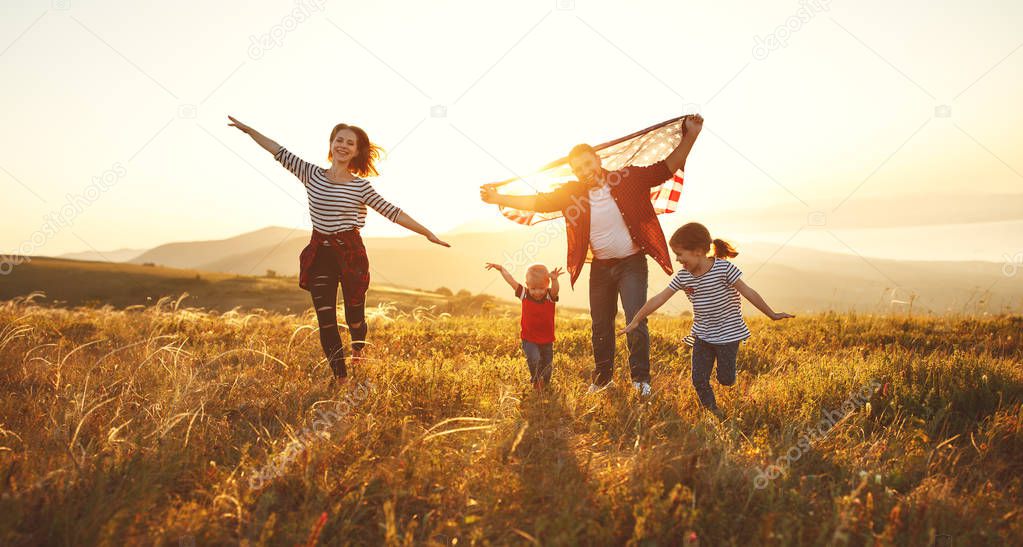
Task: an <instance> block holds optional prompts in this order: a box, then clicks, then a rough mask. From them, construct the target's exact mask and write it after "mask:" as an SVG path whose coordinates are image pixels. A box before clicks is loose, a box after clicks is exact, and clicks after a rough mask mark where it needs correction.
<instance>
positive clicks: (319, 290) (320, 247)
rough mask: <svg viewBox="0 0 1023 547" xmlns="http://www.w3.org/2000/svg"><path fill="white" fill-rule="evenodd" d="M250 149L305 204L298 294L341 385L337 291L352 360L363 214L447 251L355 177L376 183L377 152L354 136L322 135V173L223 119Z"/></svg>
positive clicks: (356, 349) (361, 322) (361, 298)
mask: <svg viewBox="0 0 1023 547" xmlns="http://www.w3.org/2000/svg"><path fill="white" fill-rule="evenodd" d="M228 119H229V120H231V123H229V124H228V125H229V126H231V127H237V128H238V129H239V130H241V131H242V132H244V133H246V134H247V135H248V136H250V137H252V140H254V141H256V144H258V145H260V146H262V147H263V149H265V150H266V151H267V152H270V153H271V154H273V155H274V159H276V160H277V161H279V162H280V163H281V164H282V165H284V167H286V168H288V170H289V171H291V172H292V173H293V174H294V175H295V176H296V177H298V179H299V180H300V181H302V183H303V184H305V188H306V195H307V196H308V199H309V217H310V218H311V219H312V223H313V234H312V238H311V239H310V241H309V245H307V246H306V247H305V249H303V250H302V255H301V257H300V258H299V261H300V265H301V269H300V273H299V286H300V287H302V288H303V289H305V290H308V291H309V292H310V294H311V295H312V298H313V306H314V307H315V308H316V319H317V321H318V322H319V325H320V344H321V345H322V346H323V352H324V353H325V354H326V356H327V360H328V362H329V363H330V368H331V369H332V370H333V371H334V377H335V378H336V379H337V380H338V381H340V382H344V381H346V379H347V377H348V371H347V369H346V368H345V355H344V347H343V344H342V342H341V334H340V332H339V331H338V326H337V289H338V285H339V284H340V285H341V293H342V295H343V297H344V304H345V322H346V323H347V324H348V332H349V333H351V336H352V358H353V360H355V359H361V358H362V352H363V349H364V345H365V342H366V332H367V326H366V315H365V314H366V290H367V289H368V288H369V259H368V258H367V256H366V247H365V246H364V245H363V243H362V237H361V236H360V235H359V229H361V228H362V227H363V226H364V225H365V224H366V206H367V205H368V206H370V207H372V208H373V209H374V210H375V211H377V212H378V213H380V214H381V215H383V216H385V217H387V219H388V220H390V221H391V222H395V223H397V224H399V225H401V226H404V227H405V228H408V229H409V230H412V231H413V232H416V233H417V234H422V235H423V236H425V237H426V238H427V239H429V240H430V241H432V242H433V243H436V244H438V245H443V246H445V247H450V245H448V244H447V243H445V242H443V241H441V240H440V239H439V238H438V237H437V236H436V235H434V234H433V232H431V231H430V230H428V229H426V228H425V227H423V225H421V224H419V223H418V222H416V221H415V220H413V219H412V217H410V216H408V215H407V214H405V212H404V211H402V210H401V209H399V208H398V207H395V206H394V205H392V204H390V203H388V202H387V201H386V200H384V199H383V198H382V197H380V195H379V194H377V193H376V190H374V189H373V187H372V186H371V185H370V183H369V181H368V180H366V179H364V178H363V177H365V176H367V175H377V174H378V173H377V170H376V167H375V166H374V163H375V162H376V160H377V159H378V158H379V157H380V149H379V147H377V146H376V145H375V144H373V143H371V142H370V141H369V137H368V136H367V135H366V132H365V131H363V130H362V129H360V128H358V127H355V126H353V125H348V124H343V123H341V124H338V125H336V126H335V127H334V130H333V131H331V132H330V141H329V143H330V144H329V149H328V152H327V160H328V161H330V162H331V165H330V167H329V168H327V169H323V168H321V167H318V166H316V165H313V164H311V163H309V162H306V161H304V160H302V159H301V158H299V157H298V156H296V155H294V154H292V153H291V152H289V151H288V150H287V149H285V148H284V147H283V146H281V145H279V144H277V143H276V142H274V141H273V140H271V139H269V138H267V137H266V136H265V135H263V134H262V133H260V132H259V131H256V130H255V129H252V128H251V127H249V126H247V125H245V124H243V123H242V122H240V121H238V120H236V119H234V118H232V117H231V116H228Z"/></svg>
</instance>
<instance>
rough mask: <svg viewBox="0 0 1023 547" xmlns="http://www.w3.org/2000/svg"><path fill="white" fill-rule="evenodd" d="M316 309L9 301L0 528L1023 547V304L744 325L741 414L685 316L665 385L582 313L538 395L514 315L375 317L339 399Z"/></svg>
mask: <svg viewBox="0 0 1023 547" xmlns="http://www.w3.org/2000/svg"><path fill="white" fill-rule="evenodd" d="M392 311H393V310H392ZM314 325H315V320H314V318H313V317H312V315H311V314H309V313H307V314H305V315H303V316H294V315H278V314H273V313H269V312H260V313H253V314H242V313H238V312H228V313H223V314H218V313H214V312H207V311H203V310H195V309H179V308H178V307H177V306H175V303H174V302H173V301H167V300H165V301H161V302H160V303H159V304H158V305H156V306H152V307H146V308H138V307H136V308H133V309H129V310H125V311H116V310H113V309H110V308H105V309H86V308H79V309H73V310H68V309H56V308H47V307H41V306H36V305H33V304H32V303H31V302H27V301H24V300H22V301H16V302H10V303H6V304H5V305H2V306H0V360H2V363H3V368H2V370H0V385H2V388H3V392H4V396H3V402H2V405H3V407H2V412H0V416H2V422H0V473H2V479H3V487H2V488H3V490H2V492H3V494H2V499H0V542H2V543H4V544H43V543H46V544H66V545H80V544H95V543H118V544H121V543H123V544H132V545H133V544H151V543H157V544H178V543H179V542H184V543H185V544H191V542H193V541H194V542H195V543H196V544H200V545H203V544H234V543H245V544H296V543H305V542H308V541H319V542H320V543H331V544H380V543H384V542H386V543H389V544H411V543H416V544H419V543H434V544H441V543H443V544H448V545H451V544H453V543H455V539H457V544H459V545H462V544H466V543H481V544H482V543H496V544H507V543H515V544H522V543H540V544H555V545H557V544H576V543H583V544H621V543H630V544H641V543H642V544H663V545H673V544H683V542H684V541H685V538H687V537H689V536H690V535H692V534H695V536H696V537H698V538H699V539H700V541H701V543H702V544H703V545H748V544H778V545H788V544H796V543H804V544H843V543H848V544H851V545H864V544H874V543H880V544H910V545H933V544H935V542H936V541H937V542H939V544H940V542H941V541H942V540H951V543H954V544H1006V543H1015V544H1021V543H1023V524H1021V523H1023V518H1021V515H1020V502H1021V499H1023V496H1021V494H1023V492H1021V486H1023V485H1021V480H1023V479H1021V476H1023V463H1021V462H1023V460H1021V459H1020V457H1019V455H1020V454H1021V453H1023V372H1021V369H1020V365H1021V361H1023V351H1021V345H1020V340H1019V336H1020V332H1021V331H1023V328H1021V327H1023V321H1021V320H1020V319H1019V318H1014V317H999V318H970V317H959V318H942V319H913V320H909V319H901V318H891V317H870V316H854V315H834V314H829V315H820V316H815V317H807V318H800V319H796V320H793V321H791V322H787V323H784V324H771V323H767V322H761V321H753V322H752V324H751V327H752V330H753V331H754V333H755V336H754V338H753V339H752V340H751V341H750V342H749V343H748V344H746V345H744V347H743V348H742V349H741V351H740V361H739V364H740V372H739V379H738V383H737V384H736V385H735V386H734V387H731V388H717V392H718V395H719V401H720V404H721V406H722V407H723V408H724V409H726V410H727V411H728V412H729V414H730V417H729V419H728V421H726V422H725V423H723V424H721V423H717V422H716V420H714V419H713V418H712V417H710V416H708V415H706V414H704V413H702V412H701V411H700V410H699V409H698V408H697V404H696V397H695V393H694V392H693V389H692V386H691V385H690V384H689V373H688V351H687V350H684V349H681V348H679V344H680V339H681V336H682V334H683V333H684V332H685V331H686V330H688V324H687V322H686V321H685V320H684V319H666V318H658V319H655V320H654V321H653V322H652V325H651V329H652V347H653V355H652V359H653V363H654V365H653V371H654V389H655V394H654V395H653V396H652V397H651V398H650V399H649V400H646V401H642V400H640V399H638V398H637V396H636V395H635V394H634V393H632V392H630V391H629V390H626V389H624V388H616V389H612V390H610V392H608V393H605V394H603V395H600V396H590V395H586V394H585V388H586V386H587V384H588V380H589V371H590V369H591V361H590V343H589V325H588V322H587V321H585V320H582V319H559V324H558V329H559V341H558V343H557V344H556V357H555V384H554V386H553V388H552V389H551V390H550V391H549V392H547V393H546V394H544V395H542V396H541V395H537V394H535V393H533V392H532V391H531V390H529V389H527V388H526V384H527V381H526V375H527V373H526V370H525V363H524V362H523V359H522V357H521V355H520V350H519V348H518V344H517V340H516V337H515V335H516V329H517V320H516V319H515V318H491V319H487V318H462V317H455V318H452V317H447V316H439V317H438V316H432V315H430V314H420V315H419V316H416V315H415V314H412V315H402V316H401V317H394V316H393V315H389V313H388V311H387V310H386V309H382V310H381V313H379V314H378V316H377V318H376V319H375V321H374V329H373V330H372V331H371V335H370V337H371V341H372V342H373V343H374V344H375V345H374V347H373V350H372V353H371V356H372V358H373V359H372V360H371V361H369V362H368V363H366V364H364V365H360V366H357V367H356V368H355V373H354V379H353V382H351V383H350V385H349V386H348V387H346V388H343V389H338V388H332V387H331V386H330V385H329V383H328V381H327V378H328V376H329V369H328V368H327V367H326V365H325V363H324V360H323V359H322V356H321V353H320V348H319V344H318V340H317V338H316V331H315V328H314ZM622 362H623V357H622V356H619V366H618V367H617V368H618V370H617V371H616V374H617V384H618V385H620V386H621V385H624V384H627V377H626V376H627V371H626V370H625V367H623V366H622ZM875 381H876V382H878V384H880V385H883V386H884V387H883V388H881V389H879V390H878V391H877V392H876V393H873V394H872V395H871V397H870V404H869V406H864V407H860V408H857V410H856V411H855V412H853V413H852V414H850V415H849V416H848V417H847V418H845V419H844V420H843V421H841V423H839V424H838V425H837V426H835V427H834V428H833V429H831V430H830V431H829V433H828V434H827V436H826V437H824V438H823V439H821V440H819V441H818V442H816V443H815V444H814V445H813V446H809V447H805V449H803V450H801V451H800V457H799V459H798V460H795V461H793V462H792V463H791V464H790V465H786V466H782V467H783V468H784V471H785V472H784V474H782V475H781V476H779V477H777V478H775V479H773V480H770V481H768V484H767V487H766V488H762V489H758V488H755V487H754V479H755V477H756V476H757V474H758V471H759V470H761V469H763V468H764V467H765V466H767V465H768V464H770V463H775V462H776V461H777V460H778V458H779V456H784V455H785V454H786V453H791V452H790V449H791V448H793V447H796V446H799V444H798V443H799V437H800V435H801V434H802V433H803V432H804V431H805V430H806V429H807V428H808V427H810V426H812V425H813V424H815V423H817V422H818V421H819V420H820V418H821V413H822V412H825V411H832V410H837V409H841V408H842V404H843V401H846V400H848V399H849V398H850V393H852V392H856V391H859V390H860V389H861V388H862V387H863V386H865V385H870V384H871V382H875ZM360 390H361V391H360ZM360 393H361V395H359V394H360ZM342 400H345V401H346V404H345V405H344V409H345V410H344V411H339V412H338V413H337V414H335V415H333V417H332V418H330V419H329V420H328V421H327V422H326V425H327V426H326V427H317V426H316V420H318V419H320V418H318V416H322V410H323V409H332V408H335V409H336V408H337V405H336V403H338V402H339V401H342ZM318 412H319V414H318ZM320 425H323V424H322V423H321V424H320ZM314 430H316V431H318V432H314V433H312V434H310V431H314ZM297 439H300V440H301V442H299V441H298V440H297ZM275 467H276V469H275ZM257 473H262V474H263V475H262V476H263V477H264V478H265V479H266V480H265V481H262V484H258V482H259V481H255V482H254V481H253V480H252V479H253V477H254V476H256V474H257ZM254 486H256V487H255V488H254Z"/></svg>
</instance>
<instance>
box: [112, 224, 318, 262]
mask: <svg viewBox="0 0 1023 547" xmlns="http://www.w3.org/2000/svg"><path fill="white" fill-rule="evenodd" d="M300 235H304V232H303V230H300V229H298V228H281V227H278V226H270V227H267V228H263V229H260V230H256V231H254V232H248V233H244V234H241V235H239V236H235V237H230V238H227V239H217V240H211V241H183V242H180V243H167V244H165V245H160V246H159V247H154V248H152V249H150V250H148V251H146V252H144V253H142V254H140V255H138V256H136V257H135V258H133V259H131V260H130V262H131V263H133V264H145V263H147V262H148V263H153V264H160V265H162V266H170V267H172V268H195V267H196V266H197V265H200V264H205V263H207V262H212V261H215V260H219V259H221V258H223V257H225V256H229V255H232V254H235V253H238V252H241V251H245V250H249V249H259V248H264V247H266V248H272V247H273V245H275V244H276V243H278V242H280V241H281V240H283V239H286V238H287V237H290V236H296V237H297V236H300ZM224 271H227V270H224ZM234 273H238V272H234ZM257 273H263V272H257Z"/></svg>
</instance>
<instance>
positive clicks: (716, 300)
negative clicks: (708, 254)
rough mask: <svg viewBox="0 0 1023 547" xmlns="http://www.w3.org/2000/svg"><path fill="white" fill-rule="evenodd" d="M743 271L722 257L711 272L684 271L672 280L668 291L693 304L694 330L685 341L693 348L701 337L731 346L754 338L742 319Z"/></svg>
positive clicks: (707, 340) (683, 269) (715, 262)
mask: <svg viewBox="0 0 1023 547" xmlns="http://www.w3.org/2000/svg"><path fill="white" fill-rule="evenodd" d="M740 277H742V271H741V270H739V268H738V267H736V266H735V264H732V263H731V262H729V261H727V260H721V259H720V258H715V259H714V265H713V266H711V267H710V270H708V271H707V273H705V274H703V275H700V276H695V275H693V274H691V273H689V270H686V269H685V268H682V269H681V270H679V271H678V273H676V274H675V277H673V278H672V279H671V283H669V284H668V288H669V289H671V290H673V291H682V290H684V291H685V293H686V297H688V298H689V301H690V302H692V304H693V330H692V332H691V333H690V334H689V336H687V337H686V339H685V342H686V343H687V344H689V345H690V346H691V345H693V344H694V343H695V340H694V338H699V339H700V340H703V341H704V342H710V343H711V344H728V343H730V342H738V341H740V340H745V339H747V338H749V337H750V332H749V329H748V328H747V327H746V322H745V321H744V320H743V319H742V296H741V295H740V294H739V291H738V290H736V288H735V286H734V285H735V282H736V281H738V280H739V278H740Z"/></svg>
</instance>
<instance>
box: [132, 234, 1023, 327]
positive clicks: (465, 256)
mask: <svg viewBox="0 0 1023 547" xmlns="http://www.w3.org/2000/svg"><path fill="white" fill-rule="evenodd" d="M445 237H447V238H448V241H449V242H450V243H451V244H452V247H451V248H450V249H444V248H441V247H437V246H433V245H430V244H429V243H427V242H425V241H424V240H422V238H418V237H407V238H367V240H366V245H367V249H368V252H369V255H370V265H371V267H372V275H373V278H374V280H375V281H377V282H380V283H383V284H387V285H391V286H396V287H406V288H411V289H425V290H433V289H436V288H438V287H449V288H451V289H454V290H458V289H465V290H468V291H470V292H471V293H473V294H477V293H484V294H489V295H493V296H496V297H499V298H509V291H508V289H507V287H506V286H505V285H504V283H503V282H502V281H501V280H500V278H499V276H498V275H496V274H494V273H492V272H488V271H486V270H484V269H483V264H484V262H491V261H496V262H502V263H507V264H508V265H509V267H510V269H511V270H512V271H513V273H514V274H515V275H517V276H521V275H522V273H523V272H524V270H525V267H526V266H528V265H529V264H530V263H533V262H543V263H546V264H548V265H551V266H554V265H559V264H564V261H565V236H564V225H563V223H560V222H551V223H545V224H541V225H537V226H533V227H530V228H526V227H518V228H513V229H511V230H508V231H505V232H501V233H455V234H451V235H450V236H445ZM307 241H308V235H307V234H306V233H305V232H304V231H302V230H298V229H294V230H293V229H290V228H267V229H264V230H259V231H257V232H251V233H249V234H243V235H240V236H238V237H235V238H229V239H226V240H219V241H206V242H193V243H174V244H168V245H163V246H160V247H157V248H155V249H153V250H152V251H149V252H147V253H144V254H143V255H141V256H140V257H138V258H136V259H135V260H134V262H136V263H142V262H155V263H156V264H163V265H170V266H174V267H180V268H189V269H196V270H202V271H211V272H224V273H235V274H242V275H252V274H255V275H261V274H263V273H265V272H266V271H267V270H273V271H275V272H277V273H279V274H281V275H295V274H297V272H298V255H299V253H300V252H301V250H302V248H303V247H304V246H305V245H306V243H307ZM734 243H735V244H736V245H737V247H738V248H739V251H740V254H739V257H738V258H736V259H735V262H736V264H737V265H738V266H739V267H740V268H742V269H743V271H744V272H745V275H746V277H745V279H746V281H747V282H748V283H749V284H751V285H753V286H754V287H755V288H757V289H758V290H759V291H760V292H761V293H762V294H763V295H764V296H765V298H767V300H768V302H770V303H772V305H775V306H776V307H778V308H782V309H787V310H789V311H792V312H796V313H808V312H809V313H813V312H823V311H859V312H869V313H892V312H897V313H901V312H905V311H908V309H909V302H910V301H912V303H913V311H914V312H919V313H949V312H951V313H974V312H978V313H979V312H988V313H1001V312H1003V311H1007V310H1008V311H1023V284H1021V283H1019V282H1018V280H1016V279H1013V278H1010V277H1006V276H1005V275H1004V274H1003V272H1002V264H999V263H994V262H980V261H970V262H953V261H945V262H940V261H930V262H925V261H899V260H886V259H878V258H867V257H860V256H855V255H849V254H839V253H827V252H821V251H817V250H811V249H804V248H800V247H795V246H779V245H771V244H765V243H755V242H754V243H748V242H743V241H734ZM673 266H674V267H675V268H676V269H677V268H678V265H677V264H674V265H673ZM650 272H651V273H650V292H651V294H653V292H655V291H658V290H660V289H661V288H662V287H664V286H666V285H667V282H668V279H669V276H668V275H666V274H665V273H664V272H663V271H661V269H660V268H659V267H658V266H657V265H656V264H654V263H653V262H652V261H650ZM588 278H589V276H588V272H587V271H584V272H583V274H582V276H581V277H580V279H579V282H578V283H577V284H576V286H575V289H574V290H572V289H571V288H570V287H568V286H567V285H568V284H567V282H566V283H565V285H566V290H565V291H563V294H562V303H563V304H565V305H567V306H572V307H578V308H583V309H586V308H588V301H589V298H588V291H589V288H588V283H587V280H588ZM688 309H689V305H688V303H686V302H685V301H684V299H682V298H677V299H675V300H673V301H672V302H671V303H670V304H669V309H668V310H666V311H669V312H675V313H678V312H681V311H684V310H688ZM747 312H748V313H754V312H755V310H752V309H748V310H747Z"/></svg>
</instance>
